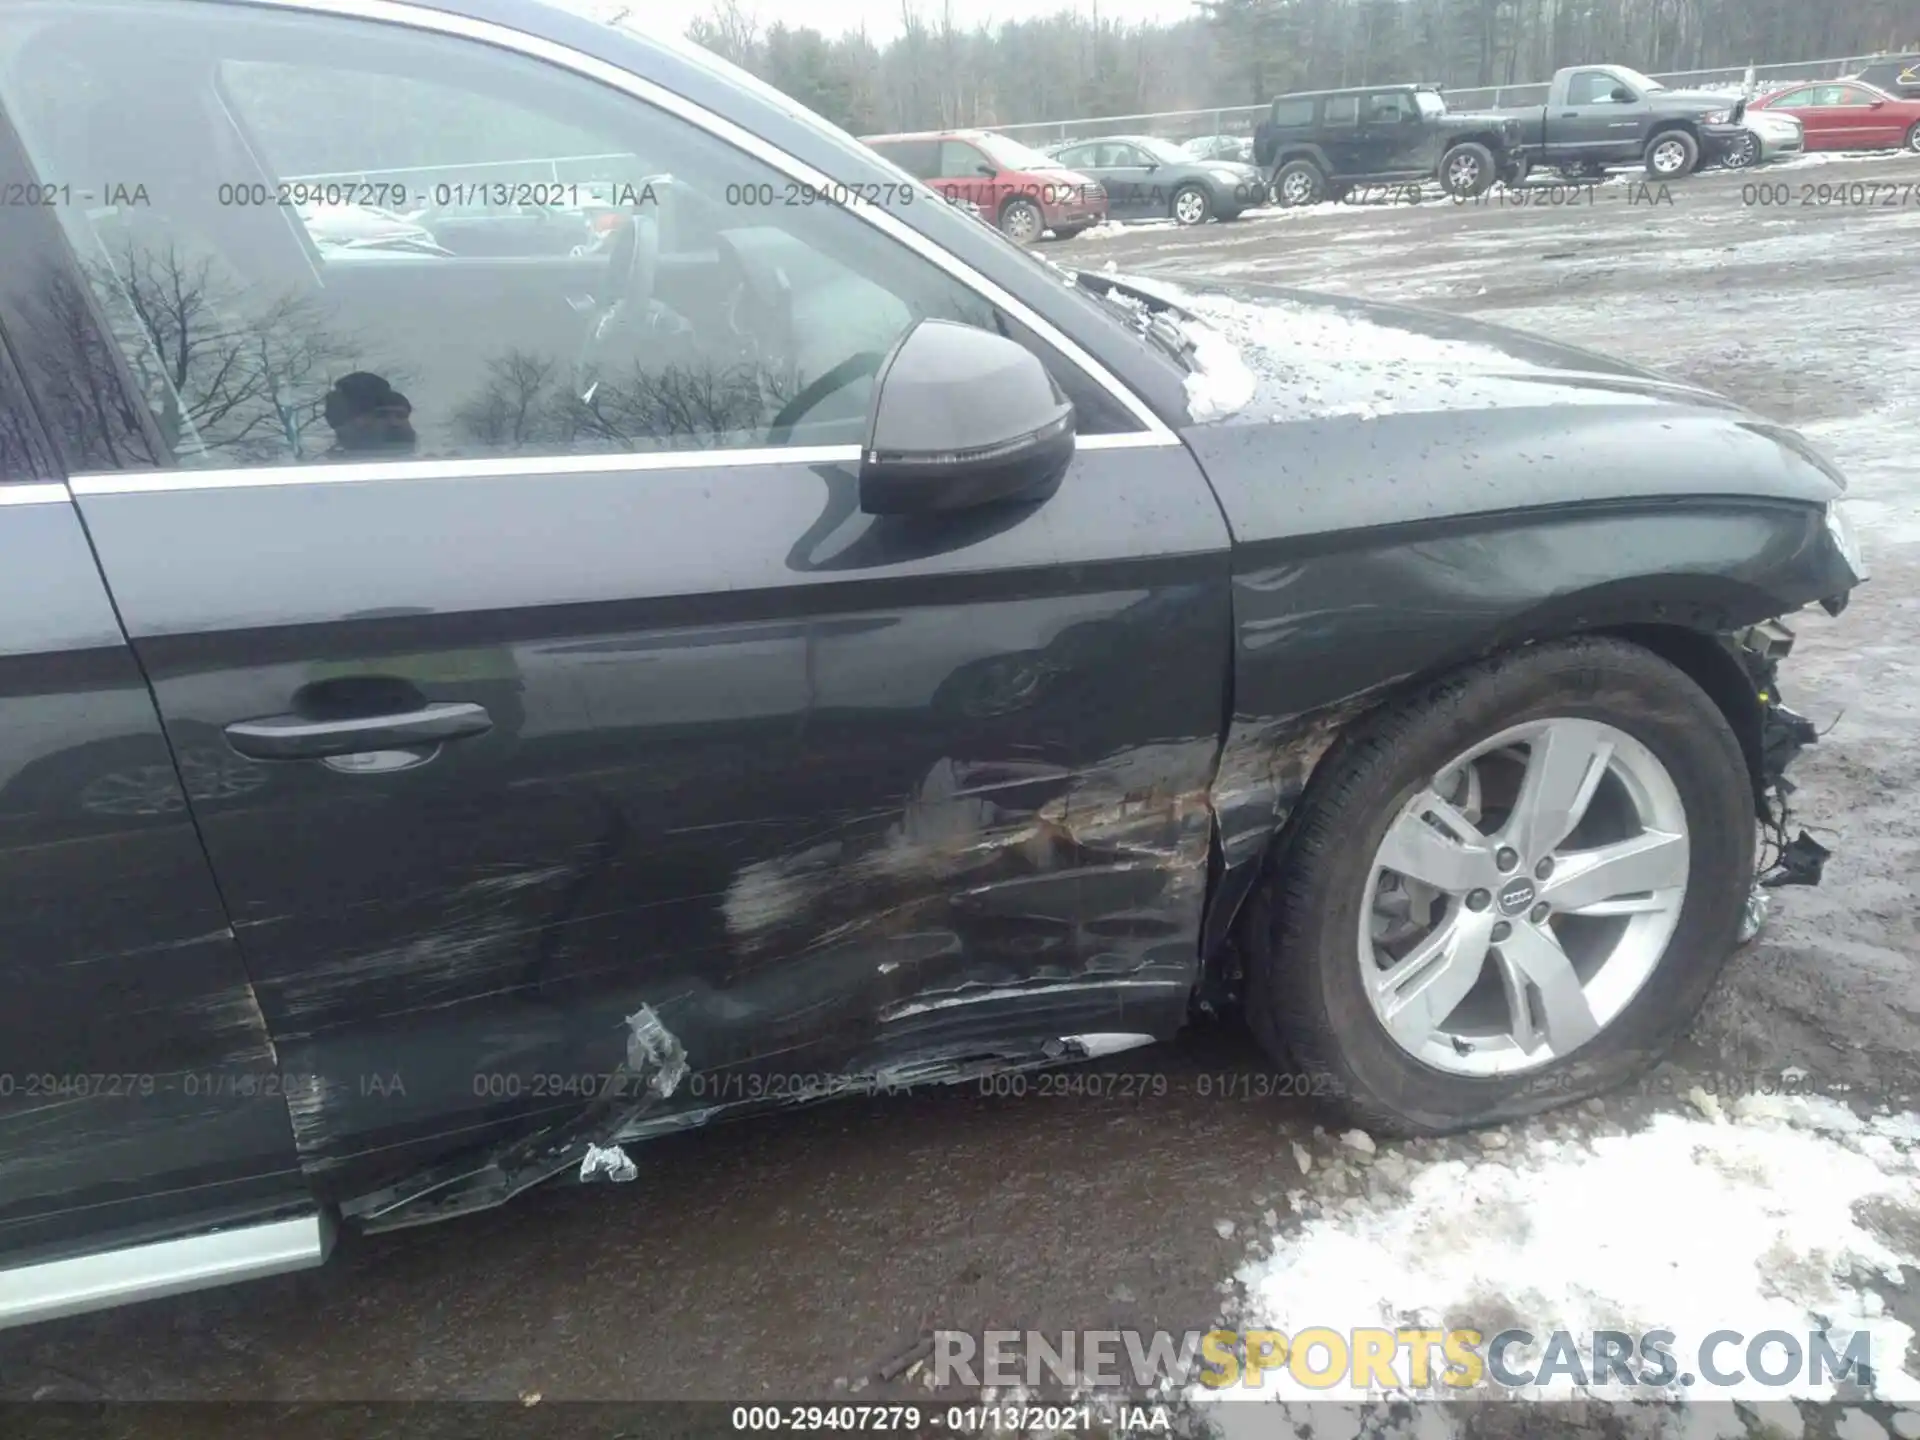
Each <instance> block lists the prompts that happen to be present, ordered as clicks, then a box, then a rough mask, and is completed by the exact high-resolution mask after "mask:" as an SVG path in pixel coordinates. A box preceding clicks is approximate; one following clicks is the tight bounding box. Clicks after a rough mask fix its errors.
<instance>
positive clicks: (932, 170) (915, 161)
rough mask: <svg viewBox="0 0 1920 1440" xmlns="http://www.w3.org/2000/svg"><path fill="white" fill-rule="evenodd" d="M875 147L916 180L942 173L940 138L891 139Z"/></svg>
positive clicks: (930, 177) (930, 178) (928, 178)
mask: <svg viewBox="0 0 1920 1440" xmlns="http://www.w3.org/2000/svg"><path fill="white" fill-rule="evenodd" d="M873 148H874V149H875V150H877V151H879V152H880V154H881V155H882V156H883V157H884V158H886V159H888V160H891V161H892V162H893V163H894V164H896V165H898V166H899V167H900V168H901V169H902V170H904V171H906V172H907V174H909V175H911V176H913V178H914V179H916V180H932V179H934V178H936V177H937V176H938V175H939V174H940V142H939V141H938V140H891V141H888V142H887V143H885V144H882V145H876V146H874V147H873Z"/></svg>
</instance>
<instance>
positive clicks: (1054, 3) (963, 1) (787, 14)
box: [576, 0, 1193, 40]
mask: <svg viewBox="0 0 1920 1440" xmlns="http://www.w3.org/2000/svg"><path fill="white" fill-rule="evenodd" d="M576 3H577V0H576ZM741 3H742V8H744V9H745V10H747V11H748V12H749V13H751V14H754V15H757V16H758V17H759V20H760V23H761V24H762V25H768V24H771V23H772V22H774V21H776V20H784V21H786V23H787V24H789V25H794V26H800V25H810V26H812V27H813V28H814V29H816V30H820V31H823V32H825V33H826V34H828V35H837V34H839V33H840V32H841V31H843V30H856V29H858V28H859V27H860V25H861V22H863V21H864V22H865V23H866V27H867V34H868V35H869V36H870V37H872V38H873V39H874V40H887V39H890V38H892V37H893V36H895V35H898V34H899V33H900V6H901V4H902V3H906V4H909V5H912V6H913V7H914V9H915V10H917V11H918V12H919V13H920V14H921V15H922V16H924V17H926V18H927V19H929V20H933V19H935V18H937V17H938V16H939V14H940V12H941V6H942V4H943V0H806V3H804V4H793V3H790V0H789V3H778V0H741ZM951 3H952V5H953V18H954V22H955V23H956V24H958V25H962V26H965V27H967V28H968V29H971V28H972V27H973V26H975V25H977V24H979V23H980V22H982V21H985V22H986V23H987V24H989V25H994V24H998V23H1000V22H1001V21H1004V20H1025V19H1031V18H1033V17H1034V16H1038V15H1051V14H1054V13H1055V12H1057V11H1060V10H1078V11H1079V12H1080V13H1081V14H1083V15H1086V14H1090V13H1092V11H1093V9H1094V8H1095V4H1096V3H1097V4H1098V7H1099V11H1100V16H1101V18H1102V19H1114V20H1122V21H1126V22H1128V23H1134V22H1137V21H1141V20H1178V19H1182V18H1184V17H1185V16H1187V15H1189V14H1191V13H1192V12H1193V0H1026V3H1021V0H951ZM712 9H713V0H634V4H633V10H634V13H635V14H636V15H639V16H642V17H644V23H645V24H647V25H648V26H656V25H657V26H663V27H671V28H673V29H675V30H680V31H684V30H685V29H686V28H687V25H688V24H689V23H690V22H691V21H693V20H694V18H695V17H697V16H700V15H705V14H707V13H709V12H710V11H711V10H712Z"/></svg>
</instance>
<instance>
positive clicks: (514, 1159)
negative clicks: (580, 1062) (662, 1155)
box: [341, 1005, 687, 1230]
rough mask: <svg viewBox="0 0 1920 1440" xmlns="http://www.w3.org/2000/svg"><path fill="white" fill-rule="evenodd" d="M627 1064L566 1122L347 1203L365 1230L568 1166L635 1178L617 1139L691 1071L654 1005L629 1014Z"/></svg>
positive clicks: (414, 1219) (481, 1202)
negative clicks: (460, 1163)
mask: <svg viewBox="0 0 1920 1440" xmlns="http://www.w3.org/2000/svg"><path fill="white" fill-rule="evenodd" d="M626 1029H627V1042H626V1063H625V1064H624V1065H623V1066H622V1067H621V1068H620V1069H619V1070H618V1071H617V1072H615V1073H614V1074H612V1075H609V1076H607V1077H605V1080H604V1082H603V1083H602V1084H601V1085H600V1088H599V1093H598V1096H597V1097H596V1098H595V1099H594V1100H593V1102H592V1103H591V1104H589V1105H587V1106H586V1107H585V1108H584V1109H583V1110H581V1111H580V1112H579V1113H577V1114H575V1115H574V1116H572V1117H571V1118H570V1119H569V1120H568V1121H566V1122H565V1123H564V1124H561V1125H556V1126H553V1127H551V1128H548V1129H545V1130H541V1131H539V1132H537V1133H534V1134H531V1135H521V1136H517V1137H516V1138H514V1139H513V1140H511V1141H510V1142H509V1143H506V1144H504V1145H502V1146H500V1147H499V1148H498V1149H496V1150H495V1151H493V1152H492V1153H490V1154H489V1155H487V1156H485V1157H484V1158H482V1159H480V1160H479V1161H477V1162H475V1163H470V1164H464V1165H453V1166H447V1167H443V1168H442V1169H441V1170H439V1171H436V1172H434V1173H431V1174H428V1175H422V1176H418V1177H415V1178H413V1179H411V1180H409V1181H407V1182H404V1183H402V1184H399V1185H395V1186H393V1187H391V1188H390V1189H388V1190H385V1191H382V1192H379V1193H377V1194H374V1195H369V1196H364V1197H362V1198H360V1199H358V1200H355V1201H351V1202H349V1203H347V1204H346V1205H343V1206H342V1207H341V1209H342V1213H343V1214H346V1215H347V1216H349V1217H351V1218H353V1219H356V1220H358V1221H359V1222H360V1224H361V1226H362V1227H363V1228H364V1229H367V1230H392V1229H399V1228H402V1227H405V1226H409V1225H421V1224H426V1223H429V1222H431V1221H435V1220H443V1219H446V1218H448V1217H449V1216H452V1215H460V1214H465V1213H467V1212H468V1211H472V1210H483V1209H488V1208H490V1207H492V1206H495V1205H499V1204H502V1203H504V1202H505V1201H507V1200H510V1199H512V1198H513V1197H514V1196H515V1195H518V1194H520V1193H521V1192H522V1191H524V1190H527V1189H530V1188H531V1187H533V1186H535V1185H538V1184H540V1183H541V1182H543V1181H546V1180H550V1179H552V1178H553V1177H554V1176H556V1175H559V1174H560V1173H562V1172H563V1171H566V1170H568V1169H570V1168H573V1167H574V1166H575V1165H576V1164H577V1165H578V1167H579V1177H580V1179H582V1180H587V1179H591V1178H593V1177H595V1176H601V1175H604V1176H605V1177H606V1178H607V1179H609V1180H613V1181H622V1182H623V1181H627V1180H632V1179H633V1178H634V1177H635V1176H636V1175H637V1174H638V1173H639V1172H638V1171H637V1169H635V1167H634V1164H633V1161H632V1160H631V1159H630V1158H629V1157H628V1156H627V1153H626V1152H625V1151H624V1150H622V1149H621V1148H620V1145H619V1142H618V1140H617V1139H615V1138H613V1137H615V1136H616V1135H617V1134H618V1132H619V1131H620V1130H621V1129H622V1128H623V1127H624V1126H627V1125H630V1124H631V1123H632V1122H633V1121H634V1120H635V1119H636V1118H637V1117H639V1116H641V1115H644V1114H646V1113H647V1112H648V1111H649V1110H651V1109H653V1108H654V1107H656V1106H657V1105H659V1104H660V1103H661V1102H662V1101H664V1100H666V1099H667V1098H668V1097H669V1096H671V1095H672V1094H673V1093H674V1091H675V1090H677V1089H678V1088H679V1086H680V1083H681V1082H682V1081H683V1080H684V1079H685V1078H686V1075H687V1054H686V1050H685V1048H684V1047H683V1046H682V1045H681V1043H680V1041H679V1039H678V1038H677V1037H676V1036H675V1035H674V1034H673V1032H672V1031H670V1030H669V1029H667V1027H666V1026H665V1025H664V1024H663V1023H662V1022H661V1020H660V1017H659V1016H658V1015H657V1014H656V1013H655V1012H654V1011H653V1009H652V1008H651V1007H650V1006H646V1005H642V1006H641V1007H640V1008H639V1009H638V1010H636V1011H634V1012H633V1013H632V1014H631V1015H629V1016H627V1018H626Z"/></svg>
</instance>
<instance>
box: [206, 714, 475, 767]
mask: <svg viewBox="0 0 1920 1440" xmlns="http://www.w3.org/2000/svg"><path fill="white" fill-rule="evenodd" d="M492 728H493V717H492V716H490V715H488V714H487V710H486V707H485V706H484V705H474V704H470V703H464V702H463V703H460V704H451V705H426V706H423V707H421V708H420V709H418V710H414V711H409V712H407V713H405V714H399V715H357V716H354V717H352V718H351V719H343V720H314V719H311V718H309V717H307V716H305V715H269V716H267V717H266V718H265V719H262V720H236V721H235V722H234V723H233V724H231V725H229V726H227V730H226V734H227V743H228V744H229V745H231V746H233V748H234V749H235V750H237V751H239V752H240V753H241V754H242V755H246V756H249V757H250V758H252V759H255V760H321V759H325V758H326V757H327V756H329V755H352V754H354V753H356V752H358V751H362V750H404V749H406V748H407V747H409V746H413V745H437V744H439V743H440V742H441V741H443V740H460V739H464V738H465V737H467V736H469V735H484V734H486V733H487V731H489V730H491V729H492Z"/></svg>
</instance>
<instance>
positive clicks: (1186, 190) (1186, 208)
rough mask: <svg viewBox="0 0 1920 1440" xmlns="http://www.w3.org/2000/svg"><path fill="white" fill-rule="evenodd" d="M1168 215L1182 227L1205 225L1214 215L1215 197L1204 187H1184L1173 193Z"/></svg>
mask: <svg viewBox="0 0 1920 1440" xmlns="http://www.w3.org/2000/svg"><path fill="white" fill-rule="evenodd" d="M1167 213H1168V214H1169V215H1171V216H1172V217H1173V218H1174V220H1175V221H1176V222H1177V223H1179V224H1181V225H1204V224H1206V223H1207V221H1208V220H1209V219H1210V218H1211V217H1212V215H1213V196H1211V195H1210V194H1208V193H1207V187H1206V186H1204V185H1182V186H1181V187H1180V188H1179V189H1178V190H1176V191H1174V192H1173V199H1172V200H1171V201H1170V202H1169V203H1168V205H1167Z"/></svg>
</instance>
